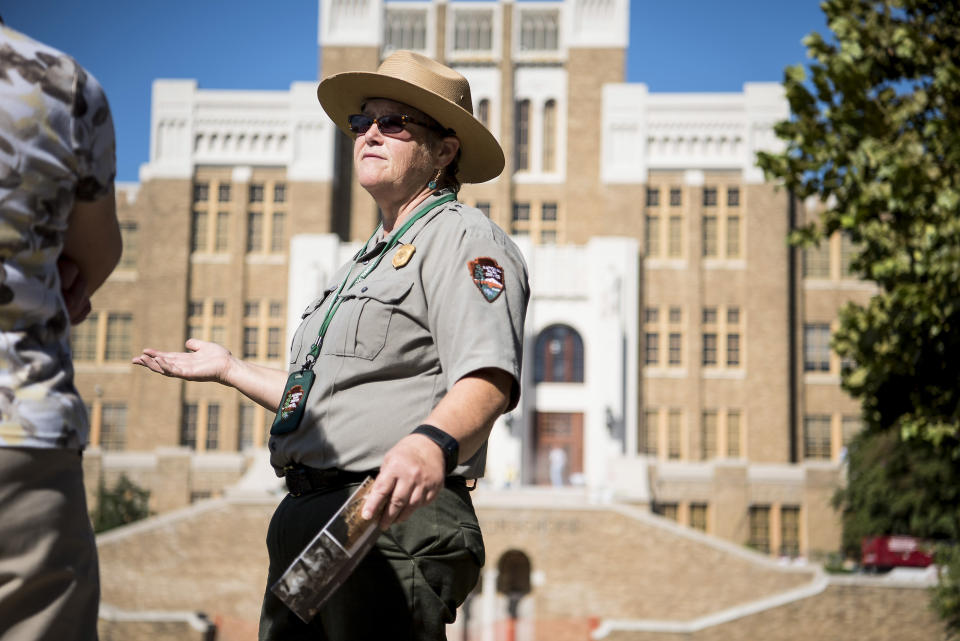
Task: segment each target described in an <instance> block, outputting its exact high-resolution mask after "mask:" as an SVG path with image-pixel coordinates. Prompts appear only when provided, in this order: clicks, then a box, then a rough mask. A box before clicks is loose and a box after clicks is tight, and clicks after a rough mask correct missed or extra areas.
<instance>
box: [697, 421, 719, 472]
mask: <svg viewBox="0 0 960 641" xmlns="http://www.w3.org/2000/svg"><path fill="white" fill-rule="evenodd" d="M700 454H701V457H700V458H701V459H703V460H704V461H709V460H710V459H712V458H715V457H716V456H717V412H716V410H705V411H704V412H703V416H702V418H701V423H700Z"/></svg>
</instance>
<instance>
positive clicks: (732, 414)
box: [727, 410, 741, 458]
mask: <svg viewBox="0 0 960 641" xmlns="http://www.w3.org/2000/svg"><path fill="white" fill-rule="evenodd" d="M740 449H741V448H740V411H739V410H728V411H727V456H729V457H730V458H740V456H741V454H740Z"/></svg>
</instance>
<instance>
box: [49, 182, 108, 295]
mask: <svg viewBox="0 0 960 641" xmlns="http://www.w3.org/2000/svg"><path fill="white" fill-rule="evenodd" d="M122 250H123V241H122V240H121V239H120V224H119V223H118V222H117V201H116V198H115V197H114V193H113V190H112V189H111V190H110V193H109V194H106V195H104V196H101V197H100V198H98V199H96V200H92V201H83V200H77V201H75V202H74V205H73V210H72V211H71V212H70V218H69V219H68V221H67V236H66V238H65V239H64V242H63V256H64V257H66V258H68V259H69V260H71V261H73V262H74V263H76V265H77V267H78V268H79V271H80V276H81V277H82V279H83V281H84V282H85V283H86V291H85V292H84V296H85V297H86V298H87V299H89V298H90V296H92V295H93V292H95V291H97V289H98V288H99V287H100V285H102V284H103V281H105V280H107V276H109V275H110V272H112V271H113V268H114V267H116V266H117V263H118V262H119V261H120V252H121V251H122Z"/></svg>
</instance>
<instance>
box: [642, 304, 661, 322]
mask: <svg viewBox="0 0 960 641" xmlns="http://www.w3.org/2000/svg"><path fill="white" fill-rule="evenodd" d="M659 320H660V309H659V308H658V307H646V308H644V310H643V322H644V323H656V322H658V321H659Z"/></svg>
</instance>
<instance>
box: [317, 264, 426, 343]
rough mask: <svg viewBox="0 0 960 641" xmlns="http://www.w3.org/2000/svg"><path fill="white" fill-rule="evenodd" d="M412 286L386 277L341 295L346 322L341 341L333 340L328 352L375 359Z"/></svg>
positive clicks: (363, 284) (360, 284)
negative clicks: (392, 320) (348, 310)
mask: <svg viewBox="0 0 960 641" xmlns="http://www.w3.org/2000/svg"><path fill="white" fill-rule="evenodd" d="M412 287H413V282H412V281H409V280H401V279H394V278H389V279H384V280H377V281H370V282H360V283H358V284H357V286H355V287H354V288H352V289H351V291H350V292H348V293H346V294H344V295H343V306H344V308H346V307H347V306H348V305H349V308H350V312H349V314H350V315H349V320H348V322H347V326H346V333H345V335H344V337H343V338H344V340H343V342H340V341H336V342H335V345H332V346H331V347H332V348H333V351H332V352H331V353H333V354H335V355H337V356H351V357H354V358H362V359H366V360H373V359H375V358H376V357H377V356H378V355H379V354H380V351H381V350H382V349H383V346H384V345H386V343H387V334H388V333H389V331H390V319H391V318H393V315H394V313H395V311H396V309H397V307H399V306H400V304H401V303H403V300H404V299H405V298H406V297H407V294H409V293H410V290H411V288H412ZM351 299H353V300H351ZM341 311H346V309H344V310H341ZM324 343H325V344H326V340H325V341H324Z"/></svg>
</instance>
